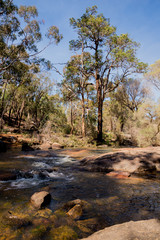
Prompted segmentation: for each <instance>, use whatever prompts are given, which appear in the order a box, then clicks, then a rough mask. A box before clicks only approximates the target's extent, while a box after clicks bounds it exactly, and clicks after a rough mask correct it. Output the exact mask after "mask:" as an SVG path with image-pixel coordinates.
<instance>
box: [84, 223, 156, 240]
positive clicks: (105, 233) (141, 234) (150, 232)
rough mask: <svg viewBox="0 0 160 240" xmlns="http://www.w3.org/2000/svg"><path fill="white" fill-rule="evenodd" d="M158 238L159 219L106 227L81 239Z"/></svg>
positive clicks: (126, 239) (120, 239) (152, 239)
mask: <svg viewBox="0 0 160 240" xmlns="http://www.w3.org/2000/svg"><path fill="white" fill-rule="evenodd" d="M102 239H103V240H105V239H106V240H109V239H114V240H131V239H135V240H136V239H138V240H158V239H160V221H159V220H156V219H150V220H143V221H137V222H133V221H130V222H126V223H122V224H117V225H114V226H111V227H107V228H105V229H103V230H101V231H98V232H96V233H94V234H93V235H91V236H89V237H88V238H83V240H102Z"/></svg>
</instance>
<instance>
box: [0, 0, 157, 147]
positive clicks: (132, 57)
mask: <svg viewBox="0 0 160 240" xmlns="http://www.w3.org/2000/svg"><path fill="white" fill-rule="evenodd" d="M135 2H136V1H135ZM135 2H134V5H133V3H132V1H122V3H121V5H119V4H118V1H114V3H112V4H109V3H108V5H109V8H106V3H105V4H104V8H103V1H92V4H91V2H90V1H85V4H84V3H82V4H81V5H79V4H80V3H79V4H77V1H69V4H68V7H67V6H66V3H65V1H62V0H61V1H60V2H59V4H55V3H54V4H53V3H52V4H53V5H52V4H51V1H47V2H45V4H44V2H43V3H42V1H39V2H38V3H37V1H32V3H31V6H29V5H26V3H25V1H21V3H20V4H22V6H20V4H19V1H10V0H5V1H2V0H1V1H0V19H1V23H0V86H1V88H0V118H1V119H0V125H1V131H2V132H5V131H14V132H16V133H17V132H20V133H23V134H29V135H30V136H31V137H35V136H36V137H37V138H39V139H40V138H41V136H43V141H48V142H55V141H56V142H59V143H61V144H63V145H64V146H89V145H96V144H102V143H103V144H107V145H110V146H112V145H127V146H128V145H133V146H150V145H153V146H157V145H159V144H160V134H159V133H160V113H159V112H160V111H159V110H160V104H159V100H158V93H159V87H160V86H159V78H160V74H159V69H160V67H159V65H160V61H158V57H159V51H158V49H159V47H158V46H159V43H160V41H159V37H160V36H159V35H154V33H156V34H158V31H157V23H158V20H159V15H158V9H159V8H160V4H159V3H158V1H154V3H152V4H151V2H150V1H141V3H137V5H136V3H135ZM28 3H29V2H27V4H28ZM94 3H95V4H96V3H98V4H97V5H98V7H96V6H95V5H94ZM23 4H24V5H23ZM32 4H34V5H35V6H33V5H32ZM87 4H88V5H87ZM93 5H94V6H93ZM75 6H76V8H75ZM88 6H89V7H88ZM113 6H116V7H115V8H113ZM135 6H137V8H135ZM133 7H134V8H133ZM37 9H38V10H37ZM62 9H68V11H64V10H63V11H62ZM78 9H80V10H79V11H78ZM109 9H110V10H109ZM133 9H135V11H133ZM128 10H129V11H128ZM142 10H143V11H142ZM39 12H40V15H39V16H38V13H39ZM124 12H125V13H126V15H124V17H123V18H122V13H124ZM106 13H107V14H106ZM131 13H132V14H131ZM142 13H143V14H142ZM153 13H154V15H153ZM107 15H109V16H107ZM133 16H134V17H133ZM108 17H109V18H108ZM151 17H152V21H151ZM133 21H134V24H133ZM114 23H116V26H115V25H114ZM53 24H54V25H53ZM49 25H50V26H49ZM131 25H132V27H131ZM148 28H149V29H148ZM69 29H70V30H69ZM130 30H132V33H131V32H130ZM127 32H128V33H127ZM147 33H148V35H147ZM137 40H138V41H137ZM138 42H140V43H141V44H142V43H143V45H142V46H141V47H140V45H139V43H138ZM151 86H153V89H152V87H151ZM155 89H157V91H156V90H155ZM44 136H45V137H44Z"/></svg>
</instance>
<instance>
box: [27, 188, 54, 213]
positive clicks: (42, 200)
mask: <svg viewBox="0 0 160 240" xmlns="http://www.w3.org/2000/svg"><path fill="white" fill-rule="evenodd" d="M50 201H51V194H50V193H49V192H47V191H42V192H36V193H34V194H33V195H32V197H31V203H32V205H33V206H34V207H35V208H38V209H41V208H43V207H45V206H46V205H48V204H49V203H50Z"/></svg>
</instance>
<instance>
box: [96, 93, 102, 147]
mask: <svg viewBox="0 0 160 240" xmlns="http://www.w3.org/2000/svg"><path fill="white" fill-rule="evenodd" d="M97 97H98V134H97V142H98V143H101V142H102V140H103V138H102V127H103V114H102V113H103V101H102V95H101V89H99V90H98V92H97Z"/></svg>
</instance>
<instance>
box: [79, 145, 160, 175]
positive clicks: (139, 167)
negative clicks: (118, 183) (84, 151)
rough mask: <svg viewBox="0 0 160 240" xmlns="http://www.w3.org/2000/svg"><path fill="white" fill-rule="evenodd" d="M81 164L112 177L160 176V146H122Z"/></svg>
mask: <svg viewBox="0 0 160 240" xmlns="http://www.w3.org/2000/svg"><path fill="white" fill-rule="evenodd" d="M80 166H81V167H82V168H85V169H86V170H87V171H91V172H104V173H106V174H107V175H108V176H111V177H117V178H118V177H119V178H123V177H124V178H127V177H131V176H140V177H146V178H154V177H158V178H159V177H160V147H148V148H124V149H123V148H122V149H119V150H117V151H115V152H112V153H107V154H103V155H100V156H98V157H95V156H90V157H86V158H83V159H82V160H80Z"/></svg>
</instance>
